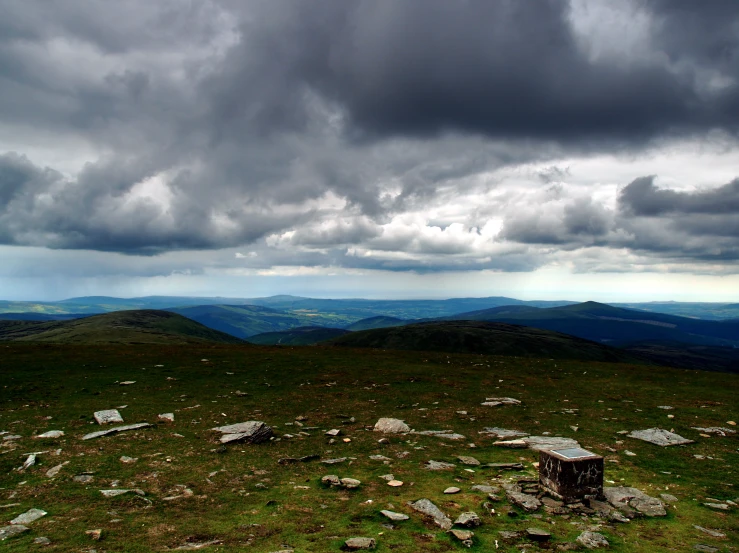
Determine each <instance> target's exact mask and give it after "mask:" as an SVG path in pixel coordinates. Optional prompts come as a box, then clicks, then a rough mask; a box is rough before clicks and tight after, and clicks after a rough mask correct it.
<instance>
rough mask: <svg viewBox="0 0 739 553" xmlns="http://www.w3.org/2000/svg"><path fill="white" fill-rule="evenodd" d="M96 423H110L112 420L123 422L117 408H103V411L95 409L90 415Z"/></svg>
mask: <svg viewBox="0 0 739 553" xmlns="http://www.w3.org/2000/svg"><path fill="white" fill-rule="evenodd" d="M92 416H93V417H95V420H96V421H97V423H98V424H110V423H113V422H123V417H122V416H121V414H120V413H119V412H118V409H105V410H103V411H95V413H93V415H92Z"/></svg>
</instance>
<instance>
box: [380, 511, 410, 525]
mask: <svg viewBox="0 0 739 553" xmlns="http://www.w3.org/2000/svg"><path fill="white" fill-rule="evenodd" d="M380 513H382V514H383V515H384V516H386V517H387V518H389V519H390V520H392V521H393V522H400V521H403V520H408V519H409V518H410V517H409V516H408V515H404V514H403V513H396V512H394V511H387V510H384V511H380Z"/></svg>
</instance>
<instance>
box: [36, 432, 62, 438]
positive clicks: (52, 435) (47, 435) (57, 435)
mask: <svg viewBox="0 0 739 553" xmlns="http://www.w3.org/2000/svg"><path fill="white" fill-rule="evenodd" d="M62 436H64V432H63V431H62V430H49V431H48V432H44V433H43V434H38V435H37V436H34V438H61V437H62Z"/></svg>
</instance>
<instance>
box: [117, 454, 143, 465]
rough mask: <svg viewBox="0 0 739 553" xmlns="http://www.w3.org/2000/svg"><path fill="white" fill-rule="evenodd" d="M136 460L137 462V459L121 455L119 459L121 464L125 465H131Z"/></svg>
mask: <svg viewBox="0 0 739 553" xmlns="http://www.w3.org/2000/svg"><path fill="white" fill-rule="evenodd" d="M138 460H139V458H138V457H129V456H127V455H122V456H121V458H120V459H119V461H120V462H121V463H125V464H126V465H131V464H133V463H135V462H136V461H138Z"/></svg>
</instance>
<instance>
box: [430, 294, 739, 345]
mask: <svg viewBox="0 0 739 553" xmlns="http://www.w3.org/2000/svg"><path fill="white" fill-rule="evenodd" d="M442 320H473V321H489V322H492V321H495V322H504V323H510V324H520V325H526V326H532V327H536V328H542V329H546V330H552V331H555V332H562V333H565V334H571V335H573V336H578V337H580V338H585V339H586V340H593V341H595V342H601V343H606V344H609V345H614V346H624V345H628V344H629V343H633V342H642V341H644V340H659V341H670V342H682V343H685V344H694V345H698V344H699V345H708V346H734V345H739V322H737V321H706V320H700V319H692V318H688V317H678V316H675V315H665V314H662V313H649V312H645V311H639V310H635V309H623V308H620V307H613V306H610V305H606V304H602V303H597V302H585V303H580V304H575V305H567V306H560V307H552V308H546V309H539V308H536V307H527V306H505V307H498V308H493V309H485V310H481V311H472V312H468V313H460V314H458V315H454V316H451V317H444V318H443V319H442Z"/></svg>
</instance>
